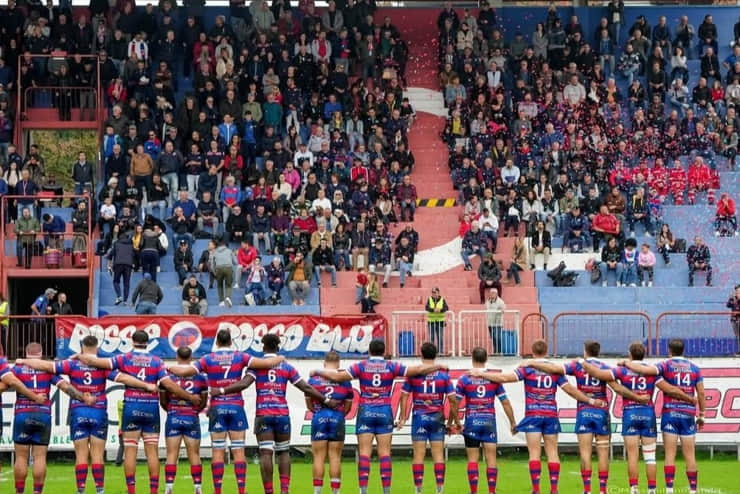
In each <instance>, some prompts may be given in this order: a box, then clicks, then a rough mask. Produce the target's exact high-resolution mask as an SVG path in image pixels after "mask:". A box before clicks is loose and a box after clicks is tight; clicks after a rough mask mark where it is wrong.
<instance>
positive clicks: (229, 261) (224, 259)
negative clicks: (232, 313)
mask: <svg viewBox="0 0 740 494" xmlns="http://www.w3.org/2000/svg"><path fill="white" fill-rule="evenodd" d="M210 261H211V269H212V270H213V276H214V278H215V280H216V289H217V290H218V305H219V307H224V306H226V307H231V306H232V305H233V304H232V302H231V285H232V283H234V267H235V266H236V264H237V261H236V256H235V255H234V253H233V252H232V251H231V249H229V247H228V246H227V245H226V243H225V242H224V241H223V239H221V240H220V241H219V243H218V246H217V247H216V249H214V251H213V254H212V255H211V258H210Z"/></svg>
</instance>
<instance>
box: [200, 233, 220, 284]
mask: <svg viewBox="0 0 740 494" xmlns="http://www.w3.org/2000/svg"><path fill="white" fill-rule="evenodd" d="M215 250H216V241H215V240H213V239H211V240H209V241H208V247H207V248H205V249H204V250H203V252H201V253H200V258H199V259H198V266H197V269H196V271H197V272H198V273H199V277H200V274H201V273H208V289H209V290H212V289H213V282H214V275H213V269H211V266H212V263H211V255H212V254H213V251H215Z"/></svg>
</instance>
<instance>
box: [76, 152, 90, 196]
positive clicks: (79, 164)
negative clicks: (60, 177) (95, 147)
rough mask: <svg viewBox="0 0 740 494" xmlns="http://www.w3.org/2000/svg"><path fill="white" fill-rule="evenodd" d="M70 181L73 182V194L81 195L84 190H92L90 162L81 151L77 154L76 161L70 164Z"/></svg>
mask: <svg viewBox="0 0 740 494" xmlns="http://www.w3.org/2000/svg"><path fill="white" fill-rule="evenodd" d="M72 181H73V182H74V184H75V185H74V187H75V188H74V193H75V195H78V196H79V195H82V192H83V191H84V190H88V191H89V190H92V183H93V169H92V164H90V163H89V162H88V161H87V156H86V155H85V153H84V152H82V151H80V153H79V154H78V155H77V161H75V163H74V165H72Z"/></svg>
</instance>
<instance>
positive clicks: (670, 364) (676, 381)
mask: <svg viewBox="0 0 740 494" xmlns="http://www.w3.org/2000/svg"><path fill="white" fill-rule="evenodd" d="M656 367H657V368H658V372H660V375H661V376H662V377H663V379H665V380H666V381H667V382H668V383H669V384H672V385H674V386H676V387H677V388H679V389H680V390H681V391H683V392H684V393H686V394H687V395H689V396H691V397H693V396H695V395H696V385H697V384H698V383H700V382H703V380H704V378H703V377H702V375H701V370H700V369H699V366H697V365H696V364H695V363H693V362H692V361H690V360H688V359H685V358H683V357H673V358H670V359H668V360H664V361H663V362H659V363H658V364H657V365H656ZM663 412H664V413H666V412H677V413H682V414H686V415H692V416H694V415H696V406H695V405H692V404H691V403H686V402H685V401H681V400H678V399H676V398H672V397H671V396H668V395H664V396H663Z"/></svg>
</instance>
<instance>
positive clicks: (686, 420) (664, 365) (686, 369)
mask: <svg viewBox="0 0 740 494" xmlns="http://www.w3.org/2000/svg"><path fill="white" fill-rule="evenodd" d="M668 351H669V353H670V358H669V359H668V360H665V361H663V362H660V363H658V364H656V365H655V366H643V365H637V364H636V363H635V362H629V361H625V362H624V365H625V366H626V367H627V368H629V369H630V370H631V371H632V372H636V373H638V374H641V375H645V376H649V375H653V376H656V375H658V376H660V377H662V378H663V379H664V380H665V382H668V383H670V384H672V385H673V386H675V387H677V388H678V389H680V390H681V391H683V392H684V393H685V394H686V395H688V396H690V397H694V396H695V397H696V402H697V404H698V405H699V416H698V417H697V415H696V405H695V404H694V403H690V402H687V401H685V400H681V399H677V398H675V397H673V396H671V395H666V396H665V398H664V399H663V411H662V414H661V418H660V430H661V432H663V447H664V448H665V465H664V466H663V474H664V475H665V487H666V494H673V480H674V478H675V476H676V451H677V449H678V440H679V439H680V440H681V450H682V452H683V456H684V460H685V462H686V477H687V479H688V481H689V493H690V494H696V490H697V483H698V471H697V465H696V454H695V451H694V450H695V446H696V430H697V427H698V428H699V429H701V428H702V427H703V426H704V411H705V407H706V402H705V394H704V378H703V377H702V375H701V370H700V369H699V367H698V366H697V365H696V364H695V363H693V362H691V361H690V360H687V359H685V358H684V357H683V351H684V342H683V340H680V339H673V340H670V341H669V342H668Z"/></svg>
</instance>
